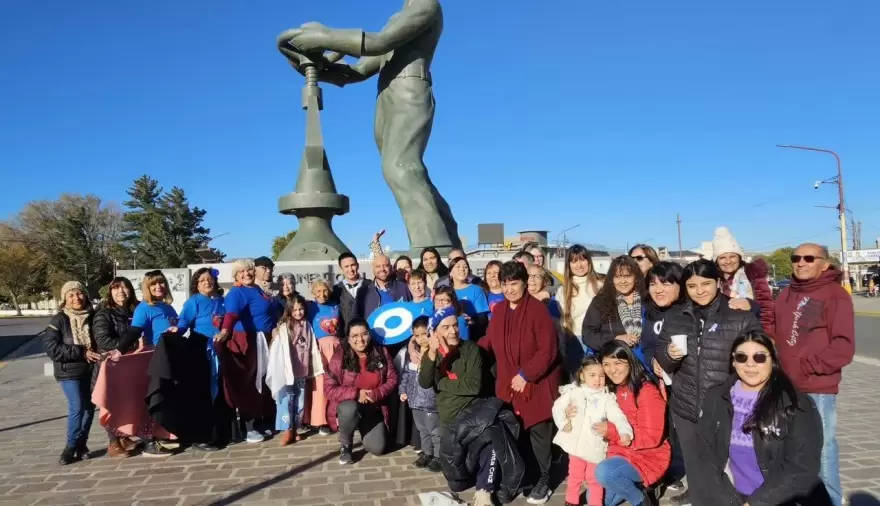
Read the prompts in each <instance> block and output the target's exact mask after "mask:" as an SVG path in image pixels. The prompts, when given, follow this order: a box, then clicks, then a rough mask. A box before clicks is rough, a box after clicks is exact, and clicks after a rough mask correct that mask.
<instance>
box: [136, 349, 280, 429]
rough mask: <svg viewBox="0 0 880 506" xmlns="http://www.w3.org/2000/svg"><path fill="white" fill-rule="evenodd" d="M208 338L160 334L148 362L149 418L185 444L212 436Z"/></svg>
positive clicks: (212, 422)
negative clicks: (160, 336)
mask: <svg viewBox="0 0 880 506" xmlns="http://www.w3.org/2000/svg"><path fill="white" fill-rule="evenodd" d="M208 339H209V338H208V337H207V336H203V335H202V334H198V333H191V335H190V336H189V337H183V336H181V335H179V334H170V333H166V334H163V335H162V338H161V339H160V340H159V344H158V346H156V349H155V351H153V358H152V359H151V360H150V370H149V374H150V383H149V386H148V388H147V396H146V401H147V409H148V410H149V412H150V417H151V418H152V419H153V420H154V421H155V422H156V423H158V424H159V425H161V426H162V427H163V428H165V429H166V430H168V431H169V432H171V433H172V434H174V435H176V436H177V437H179V438H180V439H182V440H183V441H186V442H193V443H207V442H210V441H211V440H212V436H213V435H212V432H213V427H214V420H213V411H212V406H213V399H212V398H211V366H210V363H209V362H208V354H207V351H206V350H207V344H208ZM264 388H265V387H264Z"/></svg>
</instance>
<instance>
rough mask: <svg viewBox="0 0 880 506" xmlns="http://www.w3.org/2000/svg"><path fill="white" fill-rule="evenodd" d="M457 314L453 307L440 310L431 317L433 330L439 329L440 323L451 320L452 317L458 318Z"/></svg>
mask: <svg viewBox="0 0 880 506" xmlns="http://www.w3.org/2000/svg"><path fill="white" fill-rule="evenodd" d="M456 314H457V312H456V311H455V308H454V307H452V306H447V307H444V308H443V309H438V310H437V311H435V312H434V314H433V315H431V330H434V329H436V328H437V325H440V322H442V321H443V320H445V319H447V318H449V317H450V316H456Z"/></svg>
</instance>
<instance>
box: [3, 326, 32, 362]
mask: <svg viewBox="0 0 880 506" xmlns="http://www.w3.org/2000/svg"><path fill="white" fill-rule="evenodd" d="M36 338H37V335H33V336H31V338H30V339H28V340H27V341H25V342H23V343H21V344H20V345H19V346H18V348H16V349H14V350H12V351H11V352H9V354H8V355H6V356H5V357H3V359H2V360H0V370H2V369H3V368H4V367H6V366H7V365H9V363H10V362H12V361H14V360H16V359H17V358H19V357H21V356H22V355H24V351H25V349H26V348H27V347H28V346H30V344H31V343H32V342H34V339H36Z"/></svg>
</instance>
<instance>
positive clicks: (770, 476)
mask: <svg viewBox="0 0 880 506" xmlns="http://www.w3.org/2000/svg"><path fill="white" fill-rule="evenodd" d="M736 380H737V377H736V375H733V376H731V377H729V378H728V379H727V381H725V382H724V383H722V384H721V385H719V386H716V387H713V388H711V389H709V390H708V391H707V392H706V399H705V401H704V402H703V413H702V415H701V416H700V421H699V429H698V434H699V438H700V453H701V455H700V462H702V465H703V468H702V469H703V470H702V471H701V473H702V475H701V476H702V477H703V478H705V480H702V481H701V483H702V485H701V486H700V487H692V488H691V490H692V492H693V493H692V497H691V499H692V500H693V501H694V502H693V504H694V506H704V505H705V506H727V505H729V506H742V505H743V504H745V503H748V504H749V506H779V505H786V506H788V505H792V506H793V505H803V506H807V505H809V506H826V505H828V506H830V505H831V500H830V498H829V497H828V493H827V491H826V490H825V485H824V484H823V483H822V480H821V478H820V477H819V468H820V463H821V456H822V420H821V418H820V417H819V412H818V411H817V410H816V405H815V404H813V401H812V400H811V399H810V398H809V397H808V396H807V395H806V394H802V393H798V394H797V404H798V408H797V409H796V410H795V411H794V415H793V416H792V417H791V418H790V419H788V421H787V424H786V425H785V426H784V427H779V429H780V431H781V434H782V437H781V439H776V438H768V439H766V440H765V439H763V438H761V437H760V436H758V435H757V434H754V433H753V435H752V440H753V443H754V447H755V455H756V456H757V457H758V465H759V466H760V468H761V474H762V475H763V477H764V483H763V484H762V485H761V486H760V487H758V489H757V490H755V491H754V492H753V493H752V495H750V496H748V497H743V496H742V495H741V494H739V493H738V492H737V491H736V489H735V488H734V486H733V483H732V482H731V481H730V478H729V477H728V476H727V474H726V473H725V472H724V469H725V467H726V466H727V461H728V458H729V456H730V451H729V449H730V435H731V431H732V430H733V416H734V411H733V405H732V403H731V400H730V389H731V387H733V385H734V383H736ZM784 402H785V406H786V407H789V406H791V405H792V402H791V399H790V398H788V397H786V398H785V401H784ZM703 495H706V496H707V497H702V496H703Z"/></svg>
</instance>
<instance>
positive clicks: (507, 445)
mask: <svg viewBox="0 0 880 506" xmlns="http://www.w3.org/2000/svg"><path fill="white" fill-rule="evenodd" d="M519 430H520V428H519V423H518V422H517V421H516V416H515V415H514V414H513V412H511V411H510V410H508V409H506V408H504V407H503V403H502V402H501V401H500V400H499V399H495V398H491V399H478V400H476V401H474V402H472V403H471V404H470V405H469V406H468V407H467V408H466V409H464V410H463V411H462V412H461V413H459V414H458V416H457V417H456V418H455V421H453V422H452V423H451V424H450V425H449V427H447V428H446V430H444V432H443V438H442V440H441V443H440V464H441V466H442V468H443V475H444V476H445V477H446V481H447V482H448V484H449V489H450V490H452V491H453V492H461V491H463V490H466V489H468V488H470V487H472V486H474V483H475V481H476V475H477V469H478V467H479V461H480V460H479V456H480V452H481V451H482V450H483V448H485V447H486V446H491V447H492V449H494V450H495V457H496V458H497V459H498V464H499V466H500V468H501V483H499V485H498V490H497V494H498V500H499V501H500V502H501V503H502V504H505V503H509V502H511V501H512V500H513V498H514V497H515V496H516V493H517V492H518V490H519V486H520V482H521V481H522V477H523V474H524V473H525V463H524V462H523V459H522V457H521V456H520V454H519V450H518V449H517V445H516V444H517V443H516V442H517V438H518V437H519Z"/></svg>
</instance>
